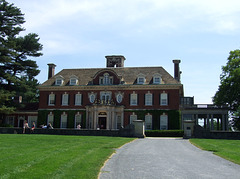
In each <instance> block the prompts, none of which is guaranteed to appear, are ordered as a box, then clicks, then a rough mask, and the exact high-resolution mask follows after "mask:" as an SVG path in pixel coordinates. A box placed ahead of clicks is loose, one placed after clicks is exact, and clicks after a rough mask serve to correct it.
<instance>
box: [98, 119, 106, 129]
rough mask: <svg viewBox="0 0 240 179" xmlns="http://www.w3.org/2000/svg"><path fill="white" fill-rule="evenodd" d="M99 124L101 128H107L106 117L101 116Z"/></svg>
mask: <svg viewBox="0 0 240 179" xmlns="http://www.w3.org/2000/svg"><path fill="white" fill-rule="evenodd" d="M98 125H99V128H100V129H106V117H99V118H98Z"/></svg>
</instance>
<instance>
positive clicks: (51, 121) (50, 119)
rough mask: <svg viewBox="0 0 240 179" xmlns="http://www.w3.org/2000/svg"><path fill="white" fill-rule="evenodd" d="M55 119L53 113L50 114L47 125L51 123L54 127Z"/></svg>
mask: <svg viewBox="0 0 240 179" xmlns="http://www.w3.org/2000/svg"><path fill="white" fill-rule="evenodd" d="M53 119H54V115H53V113H52V112H50V113H49V114H48V121H47V125H48V124H49V123H50V124H51V125H52V126H54V123H53ZM43 125H45V124H43Z"/></svg>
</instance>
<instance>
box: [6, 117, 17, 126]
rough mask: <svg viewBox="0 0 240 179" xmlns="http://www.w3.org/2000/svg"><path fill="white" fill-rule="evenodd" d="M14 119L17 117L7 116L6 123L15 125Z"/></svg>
mask: <svg viewBox="0 0 240 179" xmlns="http://www.w3.org/2000/svg"><path fill="white" fill-rule="evenodd" d="M14 119H15V117H14V116H7V117H6V121H5V123H6V124H8V125H11V126H14Z"/></svg>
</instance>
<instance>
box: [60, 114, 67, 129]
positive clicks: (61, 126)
mask: <svg viewBox="0 0 240 179" xmlns="http://www.w3.org/2000/svg"><path fill="white" fill-rule="evenodd" d="M67 117H68V116H67V114H66V113H65V112H63V113H62V114H61V122H60V128H62V129H66V128H67V122H68V120H67ZM63 120H64V121H63ZM65 120H66V121H65ZM63 122H64V123H66V127H63V125H62V123H63Z"/></svg>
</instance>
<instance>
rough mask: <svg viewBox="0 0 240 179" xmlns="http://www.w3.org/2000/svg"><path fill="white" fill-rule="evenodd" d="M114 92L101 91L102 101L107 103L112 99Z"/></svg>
mask: <svg viewBox="0 0 240 179" xmlns="http://www.w3.org/2000/svg"><path fill="white" fill-rule="evenodd" d="M111 97H112V94H111V92H100V99H101V101H102V102H104V103H107V102H109V103H110V101H111Z"/></svg>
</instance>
